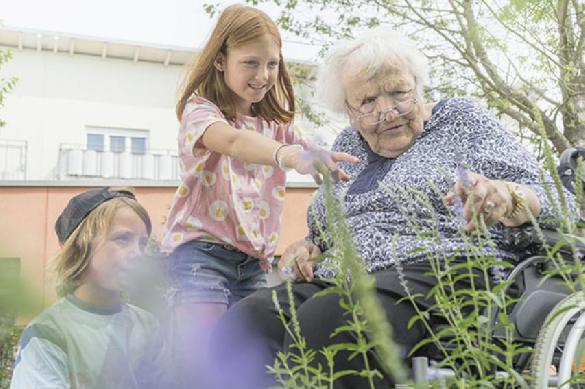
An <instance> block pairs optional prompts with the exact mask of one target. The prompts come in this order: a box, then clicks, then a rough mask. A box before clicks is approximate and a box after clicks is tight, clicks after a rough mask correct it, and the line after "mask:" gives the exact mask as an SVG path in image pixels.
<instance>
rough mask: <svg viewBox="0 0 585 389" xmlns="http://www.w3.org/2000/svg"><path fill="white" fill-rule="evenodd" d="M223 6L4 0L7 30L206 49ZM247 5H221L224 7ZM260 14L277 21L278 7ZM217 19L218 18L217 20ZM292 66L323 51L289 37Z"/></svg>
mask: <svg viewBox="0 0 585 389" xmlns="http://www.w3.org/2000/svg"><path fill="white" fill-rule="evenodd" d="M206 2H207V3H218V1H217V0H91V1H90V0H0V23H2V25H4V26H5V27H11V28H26V29H33V30H42V31H51V32H61V33H67V34H76V35H85V36H91V37H95V38H109V39H112V40H122V41H130V42H137V43H147V44H148V43H150V44H156V45H162V46H167V45H170V46H179V47H186V48H200V47H202V46H203V44H204V42H205V41H206V39H207V38H208V35H209V32H210V31H211V29H212V27H213V25H214V22H215V19H211V18H210V17H209V15H208V14H207V13H205V11H204V10H203V4H205V3H206ZM242 2H243V0H242V1H239V2H238V1H219V3H220V4H221V7H222V8H223V6H226V5H229V4H233V3H242ZM258 8H260V9H262V10H264V11H265V12H267V13H268V14H269V15H270V16H272V17H273V18H276V17H277V16H278V9H277V8H276V7H274V6H272V5H266V4H264V5H259V6H258ZM215 18H217V16H215ZM283 40H284V42H283V55H284V57H285V58H287V59H289V60H302V61H312V62H313V61H317V60H318V56H317V52H318V50H319V48H318V47H315V46H312V45H307V44H303V43H301V42H299V38H297V37H295V36H287V35H285V34H283Z"/></svg>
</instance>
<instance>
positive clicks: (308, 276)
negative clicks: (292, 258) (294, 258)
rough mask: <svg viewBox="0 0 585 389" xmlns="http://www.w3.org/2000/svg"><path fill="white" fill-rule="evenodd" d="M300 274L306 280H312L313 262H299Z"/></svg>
mask: <svg viewBox="0 0 585 389" xmlns="http://www.w3.org/2000/svg"><path fill="white" fill-rule="evenodd" d="M299 269H300V270H301V274H302V275H303V278H304V279H305V280H306V281H309V282H311V281H313V264H312V263H311V262H309V261H305V262H303V263H300V264H299Z"/></svg>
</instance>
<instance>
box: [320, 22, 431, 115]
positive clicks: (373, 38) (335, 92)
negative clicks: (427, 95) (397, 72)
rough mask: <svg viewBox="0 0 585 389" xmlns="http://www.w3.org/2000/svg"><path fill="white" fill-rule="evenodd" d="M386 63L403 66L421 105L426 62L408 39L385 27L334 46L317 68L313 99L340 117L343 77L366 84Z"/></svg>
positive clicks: (426, 67) (342, 108)
mask: <svg viewBox="0 0 585 389" xmlns="http://www.w3.org/2000/svg"><path fill="white" fill-rule="evenodd" d="M389 63H391V64H394V66H396V65H398V64H401V63H404V64H406V66H407V70H408V71H409V72H410V73H412V75H413V76H414V78H415V82H416V85H415V91H416V95H417V97H418V98H419V99H420V100H421V101H422V92H423V86H424V85H426V83H427V81H428V65H427V59H426V57H425V56H424V55H423V54H422V53H421V52H420V51H419V50H418V49H417V48H416V47H415V46H414V43H413V42H412V41H411V40H410V39H408V38H406V37H404V36H402V35H400V34H397V33H396V32H394V30H392V29H391V28H389V27H377V28H374V29H372V30H369V31H366V32H365V33H363V34H362V35H360V36H358V37H357V38H355V39H352V40H350V41H342V42H339V43H338V44H336V45H335V46H334V47H333V48H332V49H331V51H330V53H329V54H328V55H327V57H326V58H325V62H324V64H323V65H321V66H320V67H319V73H318V76H317V83H316V91H317V95H318V96H319V98H320V100H321V101H322V102H323V103H324V105H325V106H326V107H327V108H329V109H331V110H332V111H334V112H339V113H343V112H345V108H346V107H345V99H346V96H345V90H344V86H343V83H342V79H343V77H348V76H349V77H355V76H358V75H359V76H360V77H363V78H364V81H367V80H369V79H371V78H373V77H375V76H376V75H377V74H378V72H379V71H380V70H384V68H385V67H386V66H388V64H389ZM362 75H363V76H362Z"/></svg>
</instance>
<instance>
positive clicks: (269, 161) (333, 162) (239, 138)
mask: <svg viewBox="0 0 585 389" xmlns="http://www.w3.org/2000/svg"><path fill="white" fill-rule="evenodd" d="M201 142H202V143H203V145H204V146H205V147H206V148H207V149H209V150H212V151H215V152H217V153H220V154H225V155H229V156H230V157H233V158H237V159H239V160H241V161H244V162H248V163H257V164H262V165H271V166H275V167H281V166H278V164H277V161H276V153H277V151H279V150H278V149H279V148H280V147H281V146H282V144H281V143H279V142H277V141H275V140H273V139H270V138H268V137H266V136H264V135H262V134H259V133H257V132H255V131H242V130H237V129H235V128H233V127H231V126H230V125H228V124H226V123H224V122H215V123H213V124H211V125H210V126H209V127H207V129H206V130H205V132H204V133H203V135H202V136H201ZM279 152H282V153H283V154H282V163H281V165H284V167H286V168H290V169H294V170H296V171H297V172H299V173H301V174H310V175H312V176H313V178H315V181H317V183H319V182H320V178H319V174H320V173H322V172H323V169H326V170H330V171H331V172H332V173H333V175H334V177H336V178H338V179H341V180H348V179H349V176H348V175H347V173H345V172H344V171H342V170H340V169H339V168H338V167H337V162H340V161H344V162H349V163H356V162H359V159H358V158H356V157H354V156H352V155H350V154H347V153H340V152H330V151H327V150H324V149H311V150H304V149H302V148H286V149H284V150H281V151H279Z"/></svg>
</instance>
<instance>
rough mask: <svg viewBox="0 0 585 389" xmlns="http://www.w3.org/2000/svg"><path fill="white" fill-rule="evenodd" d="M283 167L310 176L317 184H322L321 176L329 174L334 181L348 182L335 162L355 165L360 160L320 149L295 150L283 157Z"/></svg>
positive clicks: (345, 174) (345, 175) (344, 173)
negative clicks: (328, 172)
mask: <svg viewBox="0 0 585 389" xmlns="http://www.w3.org/2000/svg"><path fill="white" fill-rule="evenodd" d="M283 158H284V161H285V165H286V166H288V167H290V168H292V169H295V170H296V171H297V172H299V173H300V174H310V175H311V176H313V179H314V180H315V182H316V183H317V184H319V185H320V184H321V183H322V182H323V179H322V175H323V174H324V173H326V172H327V171H330V172H331V175H332V176H333V179H334V180H335V181H339V180H342V181H348V180H349V175H348V174H347V173H346V172H345V171H343V170H341V169H339V168H338V167H337V162H341V161H343V162H349V163H357V162H359V161H360V160H359V159H358V158H356V157H354V156H353V155H350V154H347V153H342V152H334V151H328V150H325V149H322V148H317V147H316V148H310V149H305V150H295V151H294V152H291V153H290V154H289V155H285V156H284V157H283Z"/></svg>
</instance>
